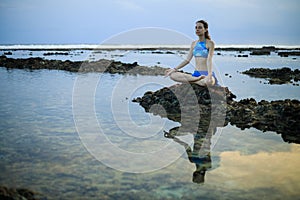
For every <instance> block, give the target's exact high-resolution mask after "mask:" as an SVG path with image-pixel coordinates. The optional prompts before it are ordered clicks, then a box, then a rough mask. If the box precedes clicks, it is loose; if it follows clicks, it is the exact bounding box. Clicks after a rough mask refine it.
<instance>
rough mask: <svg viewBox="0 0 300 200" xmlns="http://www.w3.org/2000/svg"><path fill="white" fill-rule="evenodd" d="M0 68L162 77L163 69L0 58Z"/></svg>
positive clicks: (102, 62) (108, 62)
mask: <svg viewBox="0 0 300 200" xmlns="http://www.w3.org/2000/svg"><path fill="white" fill-rule="evenodd" d="M0 66H1V67H6V68H7V69H14V68H16V69H29V70H37V69H49V70H65V71H70V72H106V73H112V74H114V73H119V74H131V75H136V74H141V75H163V74H164V72H165V68H162V67H157V66H156V67H146V66H139V65H138V64H137V62H134V63H122V62H119V61H113V60H105V59H100V60H98V61H93V62H88V61H85V62H79V61H74V62H73V61H69V60H66V61H61V60H46V59H42V58H25V59H14V58H7V57H6V56H0Z"/></svg>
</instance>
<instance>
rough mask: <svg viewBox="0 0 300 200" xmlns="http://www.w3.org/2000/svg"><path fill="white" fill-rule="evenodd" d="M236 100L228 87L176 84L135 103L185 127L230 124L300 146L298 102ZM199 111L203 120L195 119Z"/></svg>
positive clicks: (138, 99)
mask: <svg viewBox="0 0 300 200" xmlns="http://www.w3.org/2000/svg"><path fill="white" fill-rule="evenodd" d="M234 98H235V95H234V94H232V93H231V92H230V91H229V90H228V88H226V87H219V86H214V87H209V88H208V87H203V86H199V85H197V84H177V85H173V86H171V87H165V88H162V89H160V90H158V91H155V92H146V93H145V94H144V95H143V97H138V98H136V99H133V101H134V102H137V103H139V104H140V105H141V106H142V107H144V109H145V111H146V112H151V113H153V114H158V115H160V116H162V117H167V118H169V119H171V120H173V121H177V122H180V123H181V124H184V126H186V127H189V126H192V125H193V124H194V123H197V120H198V119H200V120H198V121H199V123H204V124H207V123H217V124H218V125H217V126H219V127H221V126H226V125H227V124H228V123H230V124H232V125H235V126H237V127H239V128H241V129H245V128H250V127H254V128H257V129H259V130H262V131H274V132H277V133H278V134H281V135H282V138H283V139H284V141H286V142H294V143H300V132H299V130H300V102H299V101H298V100H288V99H287V100H278V101H270V102H269V101H264V100H262V101H260V102H256V100H255V99H253V98H251V99H243V100H240V101H235V100H234ZM162 107H163V109H162ZM196 111H197V112H198V113H199V115H200V117H197V116H193V115H192V113H195V112H196ZM182 113H183V114H184V116H182ZM189 113H190V114H189Z"/></svg>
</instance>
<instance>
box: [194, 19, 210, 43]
mask: <svg viewBox="0 0 300 200" xmlns="http://www.w3.org/2000/svg"><path fill="white" fill-rule="evenodd" d="M196 23H201V24H203V26H204V28H205V29H207V31H206V32H205V34H204V36H205V38H206V39H209V40H210V35H209V32H208V23H207V22H206V21H204V20H198V21H197V22H196Z"/></svg>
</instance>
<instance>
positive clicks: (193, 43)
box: [190, 40, 197, 49]
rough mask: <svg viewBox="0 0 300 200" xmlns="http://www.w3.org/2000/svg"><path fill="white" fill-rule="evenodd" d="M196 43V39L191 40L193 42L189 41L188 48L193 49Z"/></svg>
mask: <svg viewBox="0 0 300 200" xmlns="http://www.w3.org/2000/svg"><path fill="white" fill-rule="evenodd" d="M196 43H197V40H195V41H193V42H192V43H191V47H190V49H193V48H194V47H195V45H196Z"/></svg>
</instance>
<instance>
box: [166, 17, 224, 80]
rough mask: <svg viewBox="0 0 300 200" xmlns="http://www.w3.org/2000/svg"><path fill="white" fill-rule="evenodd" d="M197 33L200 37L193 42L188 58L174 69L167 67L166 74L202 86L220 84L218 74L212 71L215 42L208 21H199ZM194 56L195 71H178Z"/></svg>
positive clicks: (196, 27)
mask: <svg viewBox="0 0 300 200" xmlns="http://www.w3.org/2000/svg"><path fill="white" fill-rule="evenodd" d="M195 33H196V35H197V36H198V37H199V39H198V40H196V41H193V42H192V44H191V47H190V50H189V53H188V55H187V58H186V60H184V61H183V62H182V63H180V64H179V65H178V66H177V67H175V68H173V69H172V68H171V69H167V70H166V71H165V76H170V78H171V79H172V80H174V81H177V82H181V83H196V84H199V85H201V86H206V85H218V81H217V79H216V76H215V74H214V72H212V57H213V54H214V48H215V44H214V42H213V41H212V40H211V39H210V36H209V33H208V24H207V22H206V21H204V20H199V21H197V22H196V26H195ZM193 56H194V57H195V64H196V66H195V71H194V73H193V74H186V73H182V72H178V70H179V69H181V68H183V67H184V66H186V65H187V64H188V63H189V62H190V61H191V59H192V58H193Z"/></svg>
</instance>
